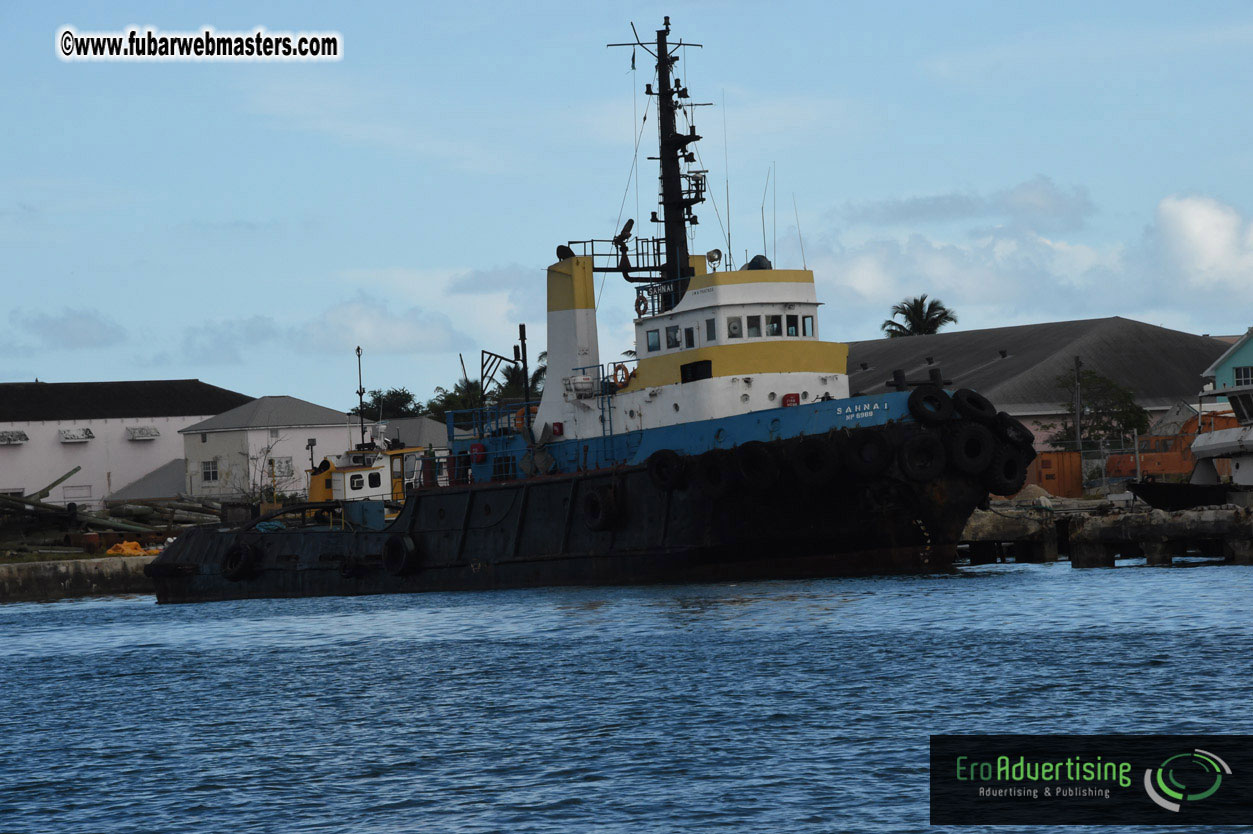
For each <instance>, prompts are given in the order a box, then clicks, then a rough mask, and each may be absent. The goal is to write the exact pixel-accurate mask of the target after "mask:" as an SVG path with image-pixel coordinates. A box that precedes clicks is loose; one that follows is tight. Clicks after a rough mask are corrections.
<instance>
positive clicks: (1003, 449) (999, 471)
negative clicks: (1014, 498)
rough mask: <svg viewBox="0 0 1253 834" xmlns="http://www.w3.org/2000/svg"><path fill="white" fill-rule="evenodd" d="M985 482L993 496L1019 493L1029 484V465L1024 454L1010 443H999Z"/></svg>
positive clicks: (985, 475)
mask: <svg viewBox="0 0 1253 834" xmlns="http://www.w3.org/2000/svg"><path fill="white" fill-rule="evenodd" d="M983 482H984V484H985V485H986V486H987V488H988V492H990V493H992V494H993V495H1001V496H1008V495H1015V494H1016V493H1018V492H1019V491H1020V490H1021V489H1022V488H1023V485H1024V484H1026V482H1027V465H1026V463H1024V462H1023V456H1022V453H1021V452H1020V451H1019V450H1018V449H1016V448H1014V446H1012V445H1010V444H1008V443H998V444H997V446H996V452H995V454H993V455H992V463H991V465H990V466H988V471H987V472H986V473H985V474H984V479H983Z"/></svg>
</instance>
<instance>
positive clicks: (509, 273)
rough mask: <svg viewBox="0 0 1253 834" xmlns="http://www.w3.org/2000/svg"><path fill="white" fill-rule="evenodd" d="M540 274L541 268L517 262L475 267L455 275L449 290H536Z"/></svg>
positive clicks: (487, 291) (475, 291) (461, 291)
mask: <svg viewBox="0 0 1253 834" xmlns="http://www.w3.org/2000/svg"><path fill="white" fill-rule="evenodd" d="M538 274H540V270H537V269H534V268H530V267H524V266H519V265H517V264H510V265H509V266H501V267H494V268H492V269H473V270H470V271H469V272H462V273H460V274H457V275H454V276H453V277H452V278H451V279H450V280H449V282H448V291H449V292H451V293H468V294H472V295H477V294H480V293H490V292H514V291H515V290H524V291H526V292H535V290H536V287H537V286H538V285H537V283H536V277H535V276H536V275H538Z"/></svg>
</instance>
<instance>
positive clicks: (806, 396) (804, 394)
mask: <svg viewBox="0 0 1253 834" xmlns="http://www.w3.org/2000/svg"><path fill="white" fill-rule="evenodd" d="M801 399H802V400H807V399H809V392H808V391H801Z"/></svg>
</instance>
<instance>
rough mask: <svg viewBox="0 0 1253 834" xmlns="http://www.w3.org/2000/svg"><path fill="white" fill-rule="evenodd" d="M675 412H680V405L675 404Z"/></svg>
mask: <svg viewBox="0 0 1253 834" xmlns="http://www.w3.org/2000/svg"><path fill="white" fill-rule="evenodd" d="M674 410H675V411H678V410H679V404H678V403H675V404H674Z"/></svg>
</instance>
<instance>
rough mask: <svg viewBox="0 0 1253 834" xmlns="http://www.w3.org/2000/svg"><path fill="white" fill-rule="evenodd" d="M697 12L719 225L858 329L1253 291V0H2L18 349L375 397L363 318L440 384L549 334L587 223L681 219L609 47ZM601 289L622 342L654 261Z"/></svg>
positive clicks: (2, 240)
mask: <svg viewBox="0 0 1253 834" xmlns="http://www.w3.org/2000/svg"><path fill="white" fill-rule="evenodd" d="M666 14H668V15H670V16H671V21H672V25H673V27H674V29H673V35H672V39H675V38H678V37H682V38H683V39H684V40H687V41H690V42H694V43H700V44H703V48H702V49H697V48H694V47H693V48H689V49H688V50H686V51H685V52H684V53H683V54H681V55H680V62H679V65H678V69H677V70H676V72H677V74H678V75H679V77H681V78H682V79H683V81H684V82H685V84H686V85H687V86H688V87H689V89H690V90H691V93H692V98H693V100H695V101H699V102H710V103H712V104H713V106H711V107H706V108H701V109H699V110H698V111H697V116H696V120H697V121H696V123H697V129H698V132H699V133H700V134H701V135H702V136H703V137H704V139H703V140H702V141H701V142H700V143H699V144H698V146H697V147H698V149H699V150H700V152H701V162H702V163H703V165H704V167H705V168H707V169H708V170H709V183H710V192H711V195H712V197H713V198H714V199H713V201H712V203H706V204H705V205H703V206H700V207H698V209H697V214H698V216H699V217H700V225H699V226H698V227H697V236H696V241H695V249H694V251H697V252H704V251H706V250H708V249H712V248H715V247H718V248H721V249H724V250H728V251H730V252H731V253H732V254H733V256H734V259H735V260H736V261H737V262H740V263H742V262H743V260H744V257H745V255H748V256H751V255H755V254H757V253H759V252H763V251H764V252H766V253H767V254H768V255H769V256H770V257H771V258H772V259H773V260H774V262H775V265H776V266H779V267H784V268H794V267H800V266H802V264H803V265H805V266H807V267H808V268H810V269H812V270H813V271H814V273H815V278H816V281H817V285H818V292H819V300H820V301H822V302H823V303H824V306H823V307H822V310H821V315H820V328H821V329H820V334H821V335H822V337H823V338H825V339H828V340H837V341H855V340H862V339H870V338H876V337H878V336H879V335H880V332H879V327H880V325H881V324H882V322H883V320H884V319H885V318H886V317H887V316H888V314H889V309H890V307H891V306H892V304H894V303H896V302H897V301H899V300H901V299H903V298H905V297H908V296H913V295H917V294H921V293H927V294H929V295H930V296H931V297H938V298H940V299H941V300H942V301H943V302H944V303H945V304H946V305H948V306H949V307H951V308H952V309H954V310H955V311H956V313H957V315H958V319H959V321H958V324H957V328H959V329H975V328H982V327H996V326H1003V325H1011V324H1023V323H1031V322H1043V321H1058V320H1067V319H1077V318H1093V317H1100V316H1113V315H1119V316H1125V317H1128V318H1133V319H1138V320H1140V321H1146V322H1149V323H1152V324H1159V325H1162V326H1165V327H1171V328H1176V329H1180V330H1186V331H1190V332H1195V333H1211V334H1232V333H1240V332H1243V331H1244V330H1245V329H1246V328H1248V327H1249V326H1250V325H1253V142H1250V137H1253V109H1251V108H1249V107H1248V100H1249V85H1250V81H1251V80H1253V6H1250V5H1249V4H1247V3H1229V4H1223V3H1200V4H1178V3H1145V2H1136V3H1129V2H1127V3H1119V2H1108V3H1099V4H1093V3H1088V2H1083V3H1066V2H1060V3H1048V4H1036V5H1026V4H1016V3H992V2H989V3H965V2H946V3H942V4H935V3H921V2H920V3H898V4H885V3H830V2H817V3H773V4H763V3H741V4H734V3H713V2H686V3H680V2H672V3H670V4H667V5H657V4H653V3H639V4H587V3H578V4H576V3H566V4H559V3H544V2H528V3H526V4H522V3H511V4H506V3H475V2H461V3H457V4H441V5H436V4H431V3H421V2H418V3H414V2H410V3H394V4H384V3H363V4H352V5H348V4H319V3H255V2H249V3H243V2H240V3H221V4H184V3H164V2H163V3H151V4H145V3H126V2H117V3H111V4H107V6H106V4H94V3H83V4H55V3H48V4H4V5H0V72H2V73H3V77H4V78H5V83H4V84H3V85H0V287H2V288H3V296H2V297H0V381H10V382H11V381H24V380H31V379H36V378H38V379H40V380H46V381H52V382H70V381H99V380H118V379H184V378H198V379H202V380H204V381H206V382H209V383H212V384H214V385H219V386H222V387H225V388H229V389H233V390H237V391H241V392H243V393H246V394H250V395H253V396H261V395H266V394H288V395H292V396H297V397H301V398H304V399H307V400H311V401H313V402H316V403H319V404H321V405H325V406H328V407H332V408H342V409H347V408H349V407H351V406H352V405H355V402H356V394H355V391H356V388H357V367H356V356H355V353H354V349H355V348H356V346H358V345H360V346H361V347H362V350H363V354H364V355H363V365H364V384H365V387H366V388H368V389H374V388H392V387H405V388H408V389H409V390H410V391H412V392H414V393H415V394H416V395H417V396H418V397H419V398H420V399H425V398H428V397H430V396H431V393H432V391H433V389H434V388H435V386H437V385H445V386H447V385H451V384H452V383H453V382H455V380H456V379H457V378H458V377H459V376H460V364H459V361H460V360H459V356H461V357H464V361H465V365H466V367H467V368H468V369H469V370H470V374H471V375H472V376H475V375H477V368H478V355H479V350H480V349H488V350H493V351H495V352H497V353H509V352H510V350H511V345H512V344H513V342H514V341H515V339H516V336H517V324H518V323H519V322H525V323H526V324H527V325H528V335H529V336H530V339H531V353H532V355H534V354H535V353H537V352H538V351H539V350H542V349H543V347H544V317H545V309H546V305H545V297H544V293H545V281H544V270H545V268H546V267H547V266H548V265H549V264H550V263H551V262H552V261H553V260H554V259H555V258H554V251H555V247H556V246H557V245H558V244H560V243H564V242H566V241H568V240H579V239H585V238H591V237H598V238H606V237H609V236H612V234H613V233H614V232H615V231H616V230H617V227H618V226H619V225H620V224H621V222H622V221H624V220H625V219H626V218H627V217H635V218H638V220H639V223H638V224H637V232H644V233H647V232H648V231H649V230H650V229H651V226H650V225H649V224H647V223H646V222H644V221H645V220H646V218H647V217H648V216H649V213H650V212H651V211H652V210H653V209H654V208H655V201H656V187H657V185H656V168H655V163H651V162H648V161H647V160H646V159H645V157H646V156H648V155H652V154H653V152H654V151H653V148H654V147H655V142H656V133H655V130H656V128H655V124H656V123H655V120H654V119H653V118H652V112H651V110H649V111H648V113H649V117H648V120H647V121H646V122H644V123H643V124H644V133H643V141H642V143H641V148H640V153H639V160H640V167H639V169H638V175H637V176H636V177H632V175H631V171H632V167H633V162H634V159H635V150H634V148H635V136H636V132H637V130H638V129H639V126H640V124H641V122H640V118H641V117H642V116H643V115H644V113H645V106H646V101H647V100H646V98H645V96H644V95H643V90H642V88H643V86H644V84H645V83H647V82H649V81H651V80H652V73H651V66H650V65H649V63H648V60H647V59H648V56H646V55H644V54H643V53H642V52H640V53H639V54H638V55H637V56H636V65H637V68H638V69H637V71H635V72H634V73H633V72H632V71H631V50H630V49H607V48H606V47H605V44H607V43H610V42H620V41H624V40H630V39H631V23H632V22H634V23H635V25H636V27H637V29H638V30H639V32H640V34H641V36H642V37H644V38H645V39H648V38H650V37H652V35H653V33H654V31H655V30H656V29H657V28H658V27H659V26H660V24H661V19H662V16H663V15H666ZM65 26H72V27H74V28H75V29H77V30H78V31H80V32H83V31H120V30H124V29H126V28H128V27H132V26H139V27H142V26H153V27H156V28H158V29H160V30H165V31H188V30H198V29H201V28H203V27H205V26H212V27H214V28H215V29H217V30H244V31H250V30H252V29H254V28H256V27H258V26H260V27H264V28H266V29H268V30H271V31H333V32H338V33H340V34H341V35H342V37H343V57H342V60H339V61H336V62H318V63H311V62H283V63H263V62H184V63H170V62H154V63H138V62H128V63H112V62H92V63H83V62H63V61H61V60H59V59H58V57H57V52H56V48H55V46H56V43H55V39H56V35H57V33H58V31H59V30H60V29H61V28H62V27H65ZM724 125H725V129H724ZM772 167H773V169H774V171H775V172H777V173H776V174H775V175H774V178H773V179H772V180H771V183H770V186H769V187H767V173H768V171H770V170H771V169H772ZM728 194H729V197H730V210H729V211H728V205H727V196H728ZM763 194H764V199H763ZM763 218H764V223H763ZM728 222H729V225H730V234H731V243H730V246H729V247H728V245H727V240H726V231H725V230H726V226H727V224H728ZM763 225H764V226H765V231H764V234H763ZM763 238H764V243H763ZM802 244H803V255H802ZM598 290H601V292H600V293H599V296H598V298H599V307H598V317H599V325H600V338H601V354H602V358H603V359H611V358H612V357H614V356H616V355H618V353H619V352H620V351H621V350H624V349H626V348H629V347H631V346H632V345H631V339H632V336H631V333H632V329H631V318H632V315H633V314H632V311H631V303H632V299H633V291H632V290H631V288H630V287H629V286H628V285H627V284H626V283H625V282H624V281H623V280H622V279H621V278H619V277H616V276H610V277H609V278H608V279H607V280H606V281H605V283H604V285H603V288H602V287H599V286H598ZM1145 361H1149V362H1151V361H1152V357H1145Z"/></svg>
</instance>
